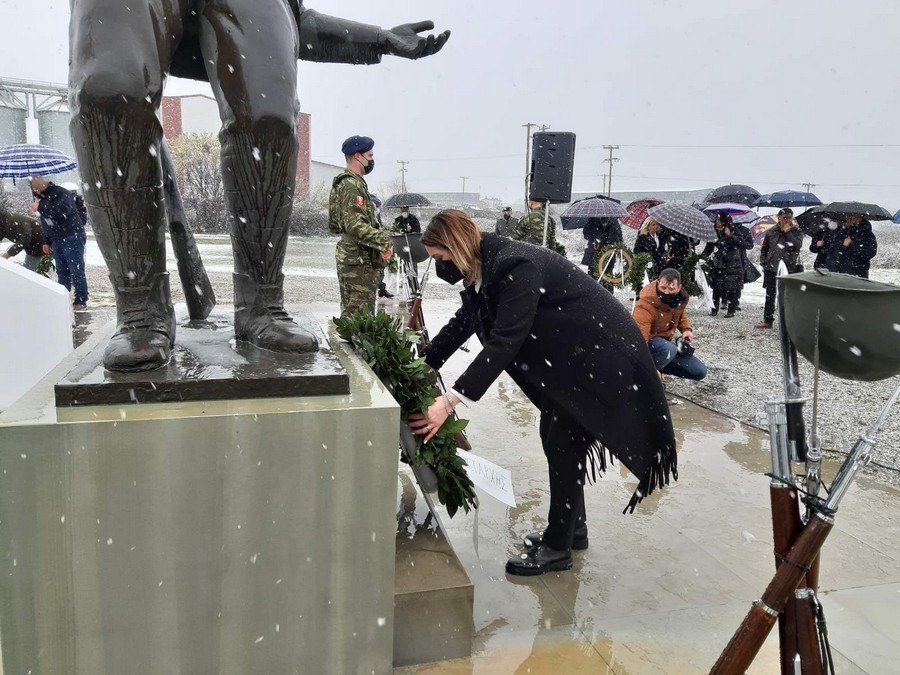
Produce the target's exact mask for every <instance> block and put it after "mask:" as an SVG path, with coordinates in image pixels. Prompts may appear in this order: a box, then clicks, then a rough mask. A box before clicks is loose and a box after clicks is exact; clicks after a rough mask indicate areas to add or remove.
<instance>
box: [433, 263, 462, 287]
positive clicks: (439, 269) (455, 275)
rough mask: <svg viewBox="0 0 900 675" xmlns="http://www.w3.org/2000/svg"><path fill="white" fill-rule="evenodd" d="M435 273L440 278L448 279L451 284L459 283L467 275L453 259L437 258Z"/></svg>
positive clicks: (442, 279)
mask: <svg viewBox="0 0 900 675" xmlns="http://www.w3.org/2000/svg"><path fill="white" fill-rule="evenodd" d="M434 273H435V274H437V277H438V279H440V280H441V281H446V282H447V283H448V284H450V285H451V286H453V285H455V284H458V283H459V282H460V281H462V280H463V279H464V278H465V277H464V275H463V273H462V272H461V271H460V269H459V268H458V267H457V266H456V263H454V262H453V261H451V260H436V261H435V262H434Z"/></svg>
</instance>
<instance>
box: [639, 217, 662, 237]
mask: <svg viewBox="0 0 900 675" xmlns="http://www.w3.org/2000/svg"><path fill="white" fill-rule="evenodd" d="M653 223H656V221H655V220H653V218H644V222H643V223H641V230H640V234H650V226H651V225H653ZM656 224H657V225H659V223H656Z"/></svg>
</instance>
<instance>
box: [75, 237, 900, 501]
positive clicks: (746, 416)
mask: <svg viewBox="0 0 900 675" xmlns="http://www.w3.org/2000/svg"><path fill="white" fill-rule="evenodd" d="M481 225H482V227H484V228H485V229H487V223H481ZM491 225H492V223H491ZM894 227H896V229H897V232H898V233H900V227H897V226H894ZM891 234H892V235H893V234H894V233H893V231H891ZM629 235H630V237H632V238H633V236H634V235H633V232H631V231H629V232H627V233H626V242H627V241H628V238H629ZM292 239H293V238H292ZM562 239H563V240H564V242H565V243H566V245H567V247H568V249H569V257H570V258H571V259H572V260H573V261H575V262H580V246H581V239H580V232H574V233H571V232H566V233H564V235H563V237H562ZM885 239H888V240H889V241H888V244H889V245H888V246H884V245H882V246H880V248H881V249H882V250H881V251H879V257H878V259H876V261H875V262H876V263H878V262H879V259H885V258H886V259H888V260H890V262H891V263H893V262H894V258H893V256H896V252H897V250H898V248H900V247H898V245H897V242H898V241H900V237H898V239H894V240H891V237H885ZM881 241H882V237H881V236H879V242H881ZM298 243H300V244H301V245H302V246H303V248H307V247H311V248H315V250H316V251H317V252H319V251H325V250H331V244H330V242H329V241H327V240H322V239H319V240H312V241H309V242H306V241H304V242H298ZM753 253H755V254H757V255H758V249H754V251H753ZM576 257H577V260H576ZM807 262H808V263H809V262H811V261H809V260H807ZM809 268H811V265H809ZM209 274H210V278H211V280H212V283H213V287H214V288H215V290H216V294H217V296H218V298H219V303H220V304H223V305H224V304H229V303H231V301H232V300H231V299H232V283H231V274H230V272H227V271H221V270H219V269H214V270H212V271H210V273H209ZM176 276H177V275H176V273H175V272H174V271H173V277H176ZM873 276H876V277H877V276H878V274H877V272H876V273H875V274H873ZM894 283H896V280H895V281H894ZM88 284H89V287H90V289H91V305H92V306H93V307H100V306H104V305H107V306H112V305H114V301H113V298H112V289H111V286H110V283H109V279H108V278H107V276H106V269H105V267H103V266H101V265H89V266H88ZM757 286H758V283H757ZM760 291H761V289H758V288H754V287H752V286H751V287H748V289H747V292H745V298H744V299H743V300H742V305H743V311H740V312H738V313H737V315H736V316H735V317H734V318H732V319H726V318H725V317H724V314H719V316H716V317H712V316H709V313H708V312H706V311H702V310H701V309H700V308H699V305H698V304H697V301H692V304H691V306H689V308H688V313H689V316H690V318H691V321H692V323H693V324H694V333H695V339H696V342H695V344H696V348H697V356H698V357H700V358H701V359H702V360H703V361H704V362H705V363H706V365H707V367H708V368H709V374H708V376H707V378H706V379H705V380H703V381H702V382H689V381H684V380H678V379H677V378H672V377H669V378H667V382H666V389H667V391H669V392H670V393H671V394H673V395H676V396H679V397H684V398H686V399H689V400H691V401H693V402H695V403H697V404H699V405H701V406H704V407H706V408H709V409H711V410H715V411H716V412H719V413H722V414H725V415H728V416H730V417H733V418H735V419H737V420H740V421H741V422H746V423H748V424H752V425H756V426H760V424H759V421H758V414H759V413H761V412H762V411H763V409H764V403H765V401H766V400H767V399H768V398H771V397H773V396H776V395H778V394H779V393H780V392H781V391H782V387H783V384H782V379H781V353H780V345H779V339H778V332H777V330H761V329H757V328H755V327H754V325H755V324H756V323H757V322H759V321H760V320H761V318H762V305H761V297H760ZM172 292H173V299H174V301H175V302H182V301H183V295H182V293H181V288H180V284H179V283H178V282H177V278H173V283H172ZM457 293H458V289H455V288H453V287H450V286H448V285H447V284H444V283H442V282H434V283H432V284H431V285H430V287H429V291H428V294H429V296H430V297H432V298H436V299H437V298H441V299H451V298H456V297H457ZM616 295H617V297H618V298H619V299H620V300H621V301H622V302H623V304H625V305H626V306H628V307H629V308H630V306H631V293H630V292H626V291H621V290H620V291H618V292H617V294H616ZM338 300H339V293H338V285H337V278H336V277H333V276H327V275H313V276H307V275H302V274H300V275H289V276H287V277H286V284H285V304H286V305H289V306H293V305H301V304H308V303H313V302H335V303H336V302H338ZM432 330H435V327H432ZM800 370H801V376H802V382H803V387H804V393H805V394H807V395H810V396H811V395H812V366H811V364H809V363H807V362H806V361H804V360H802V358H801V365H800ZM897 385H898V378H892V379H889V380H883V381H881V382H852V381H849V380H840V379H837V378H834V377H832V376H830V375H827V374H822V375H821V378H820V387H819V391H820V396H819V411H820V412H819V428H820V437H821V438H822V440H823V446H824V447H825V449H826V450H828V451H831V452H836V453H841V452H846V451H847V449H849V447H850V446H852V444H853V443H854V442H855V441H856V439H857V438H858V437H859V435H860V434H861V433H863V432H864V431H865V430H866V429H868V426H869V425H870V424H871V423H872V421H873V420H874V419H875V417H876V416H877V414H878V412H879V410H880V409H881V407H882V406H883V405H884V403H885V402H886V401H887V399H888V397H889V396H890V394H891V393H892V392H893V390H894V388H895V387H896V386H897ZM810 408H811V404H807V416H808V415H809V411H810ZM873 455H874V459H873V463H872V465H871V468H870V470H869V471H870V473H872V474H873V475H875V476H876V477H877V478H879V479H880V480H882V481H884V482H888V483H891V484H894V485H900V407H898V408H896V409H895V410H894V412H893V414H892V415H891V416H890V417H889V419H888V421H887V422H886V424H885V425H884V426H883V427H882V429H881V432H880V433H879V435H878V439H877V445H876V448H875V451H874V453H873Z"/></svg>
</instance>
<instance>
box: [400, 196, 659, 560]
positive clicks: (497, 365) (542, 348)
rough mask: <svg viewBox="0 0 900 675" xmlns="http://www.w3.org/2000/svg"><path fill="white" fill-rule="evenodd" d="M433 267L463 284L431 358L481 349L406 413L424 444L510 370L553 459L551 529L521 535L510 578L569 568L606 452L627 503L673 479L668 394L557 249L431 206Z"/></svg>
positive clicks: (611, 305)
mask: <svg viewBox="0 0 900 675" xmlns="http://www.w3.org/2000/svg"><path fill="white" fill-rule="evenodd" d="M422 243H423V244H424V245H425V248H426V249H427V250H428V253H429V254H430V255H431V256H432V258H434V259H435V260H437V261H438V262H437V264H436V266H435V267H436V273H437V275H438V276H439V277H440V278H441V279H444V280H446V281H448V282H450V283H456V282H457V281H461V280H464V281H465V289H464V290H463V292H462V293H461V296H462V307H461V308H460V309H459V310H458V311H457V312H456V315H455V316H454V317H453V318H452V319H451V320H450V321H449V322H448V323H447V325H446V326H444V327H443V328H442V329H441V331H440V333H438V335H437V336H436V337H435V338H434V339H433V340H432V342H431V345H430V346H429V347H428V350H427V351H426V359H425V361H426V363H427V364H428V365H430V366H431V367H432V368H435V369H438V368H440V367H441V366H442V365H443V364H444V363H445V362H446V361H447V359H448V358H450V356H451V355H452V354H453V353H454V352H455V351H456V350H457V349H458V348H459V347H460V346H461V345H462V344H463V343H464V342H465V341H466V340H467V339H468V338H469V336H471V335H473V334H475V335H477V336H478V339H479V340H480V341H481V343H482V345H483V349H482V350H481V352H480V353H479V354H478V355H477V356H476V357H475V359H474V360H473V361H472V363H471V364H470V365H469V367H468V368H467V369H466V371H465V372H464V373H463V374H462V375H461V376H460V377H459V379H457V381H456V383H455V384H454V385H453V387H452V388H451V390H450V392H449V393H448V394H446V395H445V396H443V397H441V398H440V399H438V400H437V401H436V402H435V403H434V404H433V405H432V406H430V407H429V408H428V410H426V411H423V413H422V414H421V415H418V416H414V417H412V418H411V420H410V426H411V427H412V429H413V431H415V432H416V433H419V434H422V435H424V436H425V439H426V440H428V439H430V438H431V436H433V435H434V433H435V432H436V431H437V429H438V428H440V426H441V425H442V424H443V423H444V421H445V420H446V419H447V417H448V416H449V414H450V413H451V411H452V409H453V407H454V406H455V405H457V404H458V403H459V402H460V401H461V400H465V401H469V402H471V401H478V400H479V399H480V398H481V397H482V396H483V395H484V393H485V391H487V389H488V387H490V385H491V384H492V383H493V382H494V381H495V380H496V379H497V378H498V377H499V376H500V373H501V372H504V371H505V372H506V373H508V374H509V375H510V377H512V379H513V380H514V381H515V382H516V383H517V384H518V385H519V386H520V387H521V388H522V390H523V391H524V392H525V394H526V395H527V396H528V398H529V399H530V400H531V402H532V403H533V404H534V405H535V406H536V407H538V408H539V409H540V411H541V422H540V436H541V442H542V444H543V447H544V453H545V455H546V456H547V461H548V463H549V466H550V511H549V516H548V518H547V529H546V530H544V532H543V533H532V534H530V535H528V537H526V540H527V543H526V548H527V551H526V553H524V554H522V555H521V556H516V557H514V558H511V559H510V560H509V562H508V563H507V566H506V569H507V572H509V573H510V574H523V575H534V574H542V573H544V572H547V571H549V570H554V569H568V568H569V567H570V566H571V564H572V558H571V549H572V548H587V543H588V540H587V525H586V523H585V514H584V493H583V485H584V480H585V478H586V474H587V464H588V460H590V464H591V472H592V473H594V471H595V469H598V468H599V470H600V471H603V470H604V469H605V466H606V458H605V454H604V449H605V450H607V451H609V452H611V453H612V454H614V455H616V456H617V457H618V458H619V459H620V460H621V461H622V462H623V463H624V464H625V466H626V467H628V468H629V469H630V470H631V472H632V473H634V475H635V476H637V477H638V478H640V483H639V485H638V489H637V490H636V491H635V493H634V495H633V496H632V499H631V501H630V502H629V505H628V506H629V507H630V508H631V509H633V508H634V506H635V505H636V504H637V503H638V502H639V501H640V500H641V498H642V497H645V496H646V495H648V494H650V493H651V492H652V491H653V489H654V488H656V487H661V486H662V485H663V484H666V483H668V481H669V475H670V474H672V475H673V477H675V478H677V464H676V456H675V438H674V434H673V430H672V422H671V418H670V416H669V412H668V404H667V402H666V397H665V392H664V391H663V387H662V383H661V382H660V381H659V376H658V374H657V372H656V367H655V366H654V364H653V360H652V358H651V357H650V352H649V350H648V348H647V343H646V342H645V341H644V339H643V337H642V336H641V333H640V331H639V330H638V327H637V325H636V324H635V323H634V320H633V319H632V318H631V317H630V316H629V314H628V312H626V311H625V309H624V308H623V307H622V305H621V304H620V303H619V302H618V301H616V300H615V299H614V298H613V297H612V296H611V295H609V294H608V293H606V292H605V291H603V290H602V289H601V288H600V286H599V284H597V283H595V282H593V281H592V280H591V279H590V277H588V276H587V275H586V274H584V272H582V271H581V270H580V269H578V268H577V267H576V266H575V265H573V264H572V263H570V262H569V261H567V260H566V259H565V258H563V257H562V256H560V255H558V254H557V253H555V252H552V251H549V250H547V249H544V248H541V247H539V246H532V245H529V244H525V243H523V242H518V241H513V240H510V239H506V238H503V237H498V236H497V235H494V234H490V233H487V234H485V233H482V232H481V231H480V230H479V229H478V226H477V225H475V223H474V222H472V220H470V219H469V217H468V216H466V214H464V213H462V212H461V211H455V210H448V211H442V212H441V213H439V214H437V215H436V216H435V217H434V218H433V219H432V220H431V223H430V224H429V225H428V228H427V229H426V230H425V233H424V234H423V235H422Z"/></svg>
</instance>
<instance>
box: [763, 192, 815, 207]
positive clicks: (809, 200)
mask: <svg viewBox="0 0 900 675" xmlns="http://www.w3.org/2000/svg"><path fill="white" fill-rule="evenodd" d="M821 204H822V200H821V199H819V198H818V197H816V196H815V195H814V194H813V193H812V192H800V191H798V190H781V191H780V192H773V193H772V194H769V195H763V196H762V197H760V198H759V199H757V200H756V201H755V202H753V206H770V207H772V208H776V209H783V208H785V207H791V206H820V205H821Z"/></svg>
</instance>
